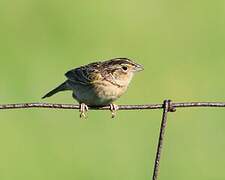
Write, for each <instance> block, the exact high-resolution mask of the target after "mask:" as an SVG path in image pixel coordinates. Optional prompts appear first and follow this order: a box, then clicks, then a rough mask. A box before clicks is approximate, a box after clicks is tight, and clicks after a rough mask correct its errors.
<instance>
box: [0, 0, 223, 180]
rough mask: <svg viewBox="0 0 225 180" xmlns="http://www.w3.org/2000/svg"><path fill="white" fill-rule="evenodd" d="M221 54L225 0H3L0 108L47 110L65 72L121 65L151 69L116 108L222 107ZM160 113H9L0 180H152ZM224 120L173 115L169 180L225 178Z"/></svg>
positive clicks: (0, 132)
mask: <svg viewBox="0 0 225 180" xmlns="http://www.w3.org/2000/svg"><path fill="white" fill-rule="evenodd" d="M224 47H225V2H224V1H222V0H217V1H210V0H198V1H196V0H189V1H184V0H183V1H179V0H160V1H157V0H123V1H119V0H114V1H104V0H98V1H95V0H93V1H82V0H77V1H72V0H65V1H59V0H55V1H53V0H45V1H44V0H1V1H0V77H1V78H0V103H18V102H42V101H41V99H40V98H41V97H42V96H43V95H44V94H45V93H46V92H47V91H49V90H51V89H52V88H54V87H55V86H56V85H58V84H59V83H61V82H62V81H63V80H64V79H65V77H64V72H66V71H67V70H69V69H71V68H74V67H77V66H80V65H83V64H86V63H90V62H93V61H95V60H101V59H109V58H112V57H129V58H133V59H135V60H136V61H137V62H138V63H141V64H143V65H144V67H145V70H144V71H143V72H141V73H139V74H138V75H137V76H136V77H135V78H134V79H133V81H132V83H131V86H130V88H129V90H128V92H127V93H126V94H125V95H124V96H123V97H122V98H121V99H120V100H119V101H117V104H145V103H161V102H162V101H163V100H164V99H165V98H170V99H172V100H173V101H175V102H180V101H224V100H225V99H224V91H225V83H224V77H225V72H224V68H225V51H224ZM45 102H55V103H74V100H73V99H72V98H71V93H69V92H65V93H60V94H57V95H56V96H54V97H52V98H49V99H46V100H45ZM161 112H162V111H161V110H151V111H150V110H149V111H148V110H146V111H120V112H118V115H117V117H116V119H114V120H112V119H110V112H108V111H104V112H103V111H90V112H89V118H88V120H86V121H83V120H80V119H79V118H78V116H79V115H78V111H75V110H74V111H73V110H51V109H20V110H6V111H1V112H0V143H1V145H0V179H1V180H20V179H21V180H30V179H32V180H40V179H41V180H53V179H54V180H61V179H67V180H72V179H79V180H145V179H151V176H152V170H153V162H154V157H155V151H156V145H157V139H158V132H159V126H160V121H161ZM224 119H225V109H222V108H221V109H219V108H218V109H215V108H214V109H213V108H207V109H206V108H205V109H204V108H198V109H196V108H193V109H178V110H177V112H176V113H171V114H169V122H168V128H167V129H166V138H165V144H164V145H165V146H164V149H163V156H162V161H161V166H160V179H162V180H163V179H166V180H174V179H179V180H180V179H181V180H190V179H198V180H223V179H225V172H224V166H225V156H224V151H225V139H224V138H225V121H224Z"/></svg>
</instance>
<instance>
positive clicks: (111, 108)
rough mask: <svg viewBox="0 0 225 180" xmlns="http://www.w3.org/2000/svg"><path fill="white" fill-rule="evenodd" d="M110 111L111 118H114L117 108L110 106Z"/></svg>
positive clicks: (113, 105) (114, 105)
mask: <svg viewBox="0 0 225 180" xmlns="http://www.w3.org/2000/svg"><path fill="white" fill-rule="evenodd" d="M109 106H110V111H111V113H112V118H114V117H115V116H116V111H117V110H118V109H119V107H118V106H117V105H116V104H110V105H109Z"/></svg>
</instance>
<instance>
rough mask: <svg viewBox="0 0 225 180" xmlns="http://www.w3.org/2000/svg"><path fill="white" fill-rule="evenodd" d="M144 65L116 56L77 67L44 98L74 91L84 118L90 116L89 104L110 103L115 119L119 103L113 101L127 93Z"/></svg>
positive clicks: (66, 74)
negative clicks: (135, 75) (61, 92)
mask: <svg viewBox="0 0 225 180" xmlns="http://www.w3.org/2000/svg"><path fill="white" fill-rule="evenodd" d="M143 69H144V68H143V66H142V65H140V64H138V63H136V62H134V61H133V60H131V59H128V58H113V59H109V60H103V61H98V62H93V63H90V64H87V65H83V66H80V67H77V68H75V69H72V70H69V71H68V72H66V73H65V76H66V78H67V80H65V81H64V82H63V83H62V84H60V85H59V86H57V87H56V88H55V89H53V90H52V91H50V92H48V93H47V94H46V95H44V96H43V97H42V99H44V98H47V97H50V96H52V95H54V94H56V93H58V92H60V91H67V90H70V91H72V96H73V98H74V99H75V100H77V101H78V102H79V104H80V106H79V107H80V108H79V109H80V117H81V118H83V117H84V118H86V112H87V111H88V107H102V106H110V110H111V112H112V118H113V117H115V113H116V110H118V106H117V105H116V104H114V103H113V102H114V101H115V100H117V99H118V98H119V97H120V96H121V95H123V94H124V93H125V92H126V91H127V88H128V86H129V84H130V82H131V80H132V78H133V76H134V74H135V73H136V72H139V71H142V70H143Z"/></svg>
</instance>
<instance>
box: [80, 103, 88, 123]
mask: <svg viewBox="0 0 225 180" xmlns="http://www.w3.org/2000/svg"><path fill="white" fill-rule="evenodd" d="M87 111H88V106H87V105H86V104H84V103H81V104H80V118H85V119H86V118H87V116H86V114H85V113H86V112H87Z"/></svg>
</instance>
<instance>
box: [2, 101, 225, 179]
mask: <svg viewBox="0 0 225 180" xmlns="http://www.w3.org/2000/svg"><path fill="white" fill-rule="evenodd" d="M185 107H225V102H180V103H172V102H171V100H165V101H164V102H163V104H145V105H119V106H118V110H144V109H163V115H162V122H161V127H160V133H159V139H158V146H157V151H156V157H155V163H154V169H153V176H152V180H157V179H158V174H159V164H160V158H161V153H162V148H163V141H164V135H165V129H166V123H167V114H168V112H175V111H176V108H185ZM22 108H52V109H79V108H80V106H79V105H76V104H55V103H54V104H53V103H16V104H0V110H4V109H22ZM89 109H90V110H109V109H110V106H104V107H90V108H89Z"/></svg>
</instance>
